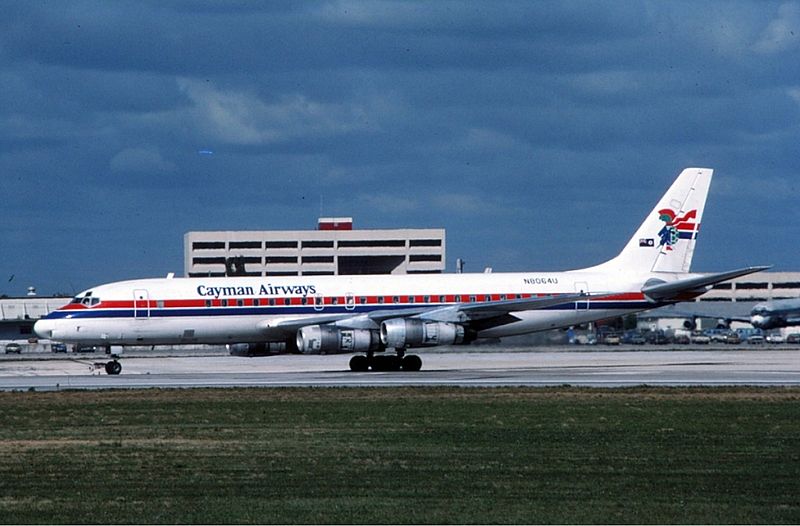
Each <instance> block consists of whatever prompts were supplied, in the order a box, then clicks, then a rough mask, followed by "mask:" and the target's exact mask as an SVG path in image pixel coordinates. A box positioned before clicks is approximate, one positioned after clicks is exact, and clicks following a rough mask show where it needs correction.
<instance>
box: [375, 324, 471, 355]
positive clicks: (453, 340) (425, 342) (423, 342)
mask: <svg viewBox="0 0 800 526" xmlns="http://www.w3.org/2000/svg"><path fill="white" fill-rule="evenodd" d="M464 334H465V333H464V327H463V326H462V325H456V324H455V323H445V322H441V321H424V320H417V319H413V318H394V319H391V320H386V321H385V322H383V323H381V341H382V342H383V344H384V345H385V346H386V347H393V348H395V349H402V348H405V347H432V346H435V345H454V344H459V343H466V342H465V338H464Z"/></svg>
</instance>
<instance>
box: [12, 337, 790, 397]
mask: <svg viewBox="0 0 800 526" xmlns="http://www.w3.org/2000/svg"><path fill="white" fill-rule="evenodd" d="M420 356H421V357H422V358H423V363H424V365H423V370H422V371H420V372H415V373H406V372H378V373H375V372H370V373H353V372H350V370H349V368H348V361H349V359H350V355H332V356H304V355H280V356H272V357H255V358H247V357H237V356H228V355H224V354H217V355H213V354H212V355H202V356H192V355H179V356H158V357H150V356H147V354H146V353H142V354H140V355H138V356H134V357H129V358H124V359H123V360H122V363H123V372H122V374H121V375H119V376H108V375H106V374H105V372H102V370H94V368H93V367H92V364H93V363H94V362H95V361H98V362H99V361H102V360H104V359H105V356H101V355H97V356H86V357H84V356H80V357H74V356H66V357H63V358H62V357H58V358H55V357H49V359H46V360H30V359H27V360H13V359H11V360H9V359H5V360H2V361H0V390H37V391H38V390H58V389H129V388H193V387H300V386H305V387H308V386H314V387H364V386H374V387H386V386H464V387H491V386H557V385H574V386H587V387H624V386H636V385H654V386H719V385H739V386H740V385H754V386H790V385H791V386H796V385H800V350H797V349H791V350H787V349H782V350H776V349H771V348H763V347H761V348H758V349H750V348H748V349H742V348H739V349H736V350H717V349H711V350H645V351H639V350H635V351H634V350H620V351H608V350H591V351H584V350H574V348H571V349H546V348H544V349H541V350H538V349H537V350H526V351H518V350H506V349H502V348H498V349H495V350H491V351H480V352H475V351H451V352H427V353H420Z"/></svg>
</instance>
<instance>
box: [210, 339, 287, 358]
mask: <svg viewBox="0 0 800 526" xmlns="http://www.w3.org/2000/svg"><path fill="white" fill-rule="evenodd" d="M289 343H290V342H261V343H230V344H227V345H226V346H225V347H227V349H228V352H230V354H231V356H268V355H271V354H283V353H286V352H291V346H290V345H289Z"/></svg>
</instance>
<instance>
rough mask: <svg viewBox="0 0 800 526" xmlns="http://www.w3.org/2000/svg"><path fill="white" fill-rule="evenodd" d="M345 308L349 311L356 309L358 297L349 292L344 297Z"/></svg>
mask: <svg viewBox="0 0 800 526" xmlns="http://www.w3.org/2000/svg"><path fill="white" fill-rule="evenodd" d="M344 308H345V309H347V310H353V309H355V308H356V297H355V295H354V294H353V293H352V292H348V293H347V294H345V295H344Z"/></svg>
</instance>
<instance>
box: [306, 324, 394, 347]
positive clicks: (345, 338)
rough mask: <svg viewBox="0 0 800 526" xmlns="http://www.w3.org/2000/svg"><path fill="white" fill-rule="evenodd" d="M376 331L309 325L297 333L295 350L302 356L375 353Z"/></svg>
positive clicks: (377, 342)
mask: <svg viewBox="0 0 800 526" xmlns="http://www.w3.org/2000/svg"><path fill="white" fill-rule="evenodd" d="M380 343H381V342H380V337H379V336H378V331H372V330H368V329H340V328H338V327H333V326H330V325H309V326H308V327H303V328H302V329H300V330H299V331H297V348H298V349H299V350H300V352H301V353H303V354H343V353H352V352H368V351H376V350H378V348H379V347H380Z"/></svg>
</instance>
